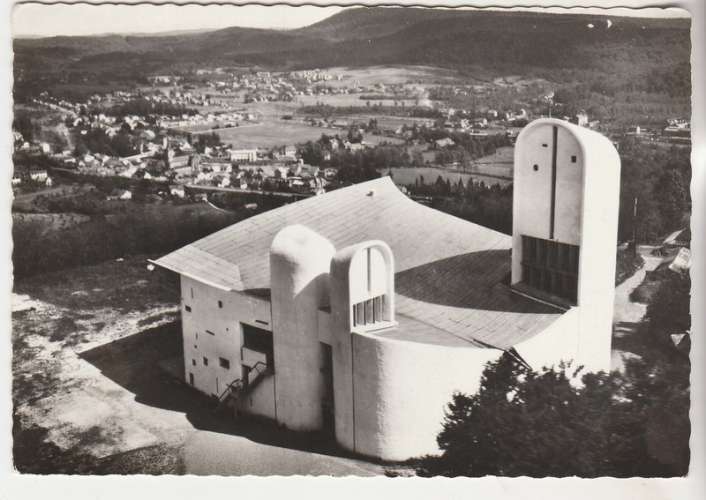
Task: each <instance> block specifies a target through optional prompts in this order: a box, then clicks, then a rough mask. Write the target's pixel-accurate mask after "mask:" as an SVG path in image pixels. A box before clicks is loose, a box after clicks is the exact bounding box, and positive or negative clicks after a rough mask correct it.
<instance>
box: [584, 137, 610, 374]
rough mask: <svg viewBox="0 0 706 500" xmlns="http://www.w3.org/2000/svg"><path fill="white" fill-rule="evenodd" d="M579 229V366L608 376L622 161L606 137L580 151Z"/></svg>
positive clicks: (594, 140)
mask: <svg viewBox="0 0 706 500" xmlns="http://www.w3.org/2000/svg"><path fill="white" fill-rule="evenodd" d="M584 149H585V150H586V157H587V160H586V162H587V164H586V168H585V176H584V178H585V180H584V198H585V199H586V202H585V203H584V208H583V225H582V235H581V254H580V260H579V290H578V304H579V314H580V321H579V329H580V331H579V352H578V361H579V363H580V364H582V365H584V366H586V368H587V369H588V370H591V371H599V370H610V359H611V355H610V354H611V340H612V331H613V302H614V300H615V266H616V263H615V259H616V251H617V240H618V213H619V207H620V156H619V155H618V152H617V151H616V150H615V147H614V146H613V143H612V142H611V141H609V140H608V139H607V138H606V137H604V136H602V135H600V134H597V133H595V132H591V133H590V135H589V140H586V144H585V145H584Z"/></svg>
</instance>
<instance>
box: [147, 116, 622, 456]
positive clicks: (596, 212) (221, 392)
mask: <svg viewBox="0 0 706 500" xmlns="http://www.w3.org/2000/svg"><path fill="white" fill-rule="evenodd" d="M514 162H515V166H514V198H513V232H512V236H507V235H504V234H501V233H498V232H496V231H493V230H491V229H488V228H485V227H483V226H480V225H477V224H473V223H470V222H466V221H464V220H461V219H458V218H456V217H452V216H450V215H447V214H445V213H442V212H439V211H437V210H434V209H432V208H429V207H426V206H424V205H421V204H418V203H416V202H414V201H412V200H411V199H409V198H408V197H407V196H405V195H404V194H403V193H401V192H400V191H399V190H398V189H397V187H395V185H394V183H393V182H392V181H391V180H390V178H389V177H383V178H380V179H377V180H373V181H369V182H365V183H361V184H357V185H353V186H351V187H347V188H343V189H338V190H335V191H332V192H330V193H327V194H324V195H321V196H315V197H312V198H309V199H306V200H303V201H300V202H297V203H292V204H288V205H284V206H282V207H280V208H278V209H275V210H271V211H268V212H264V213H261V214H259V215H256V216H253V217H251V218H249V219H246V220H244V221H242V222H239V223H237V224H234V225H232V226H230V227H228V228H226V229H223V230H221V231H218V232H216V233H214V234H212V235H210V236H207V237H206V238H203V239H201V240H198V241H196V242H194V243H192V244H190V245H187V246H185V247H183V248H181V249H179V250H176V251H175V252H172V253H170V254H168V255H165V256H164V257H161V258H160V259H157V260H156V261H154V264H156V265H158V266H161V267H162V268H165V269H168V270H171V271H173V272H176V273H178V274H179V275H180V278H181V314H182V328H183V359H184V372H183V374H184V379H185V381H186V382H187V383H188V384H189V385H191V386H192V387H193V388H194V389H196V390H198V391H200V392H202V393H204V394H206V395H210V396H213V398H214V401H217V402H218V404H219V405H220V406H222V407H224V408H231V409H232V411H234V412H236V413H247V414H250V415H257V416H260V417H264V418H267V419H271V420H272V421H274V422H276V423H277V424H279V425H281V426H285V427H287V428H289V429H291V430H296V431H320V432H327V433H330V434H331V435H332V436H335V439H336V441H337V442H338V443H339V445H340V446H341V447H343V448H345V449H347V450H350V451H351V452H354V453H357V454H360V455H363V456H369V457H376V458H380V459H385V460H406V459H408V458H410V457H415V456H420V455H424V454H427V453H435V452H438V444H437V442H436V436H437V434H438V432H439V431H440V430H441V424H442V420H443V416H444V409H445V407H446V405H447V404H448V403H449V401H451V397H452V394H453V393H454V392H456V391H461V392H464V393H467V394H473V393H475V392H476V391H477V390H478V388H479V384H480V380H481V374H482V372H483V369H484V367H485V365H486V363H487V362H489V361H493V360H496V359H498V357H500V356H502V355H506V356H510V357H511V358H512V359H514V360H516V362H518V363H523V364H528V365H529V366H532V367H536V368H539V367H542V366H545V365H555V364H557V363H559V362H560V361H562V360H566V361H568V360H573V361H574V362H575V363H576V366H579V365H584V366H585V367H586V368H587V369H588V370H606V369H609V368H610V360H611V335H612V328H611V326H612V316H613V298H614V286H615V285H614V277H615V239H616V235H617V224H618V202H619V189H620V159H619V157H618V155H617V152H616V151H615V149H614V148H613V145H612V144H611V142H610V141H609V140H608V139H606V138H605V137H603V136H601V135H600V134H598V133H596V132H593V131H591V130H588V129H585V128H582V127H577V126H576V125H573V124H570V123H567V122H565V121H561V120H557V119H540V120H537V121H534V122H533V123H531V124H530V125H528V126H527V127H526V128H525V129H524V130H523V131H522V133H521V134H520V135H519V137H518V139H517V147H516V149H515V160H514Z"/></svg>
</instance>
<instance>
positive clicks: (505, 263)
mask: <svg viewBox="0 0 706 500" xmlns="http://www.w3.org/2000/svg"><path fill="white" fill-rule="evenodd" d="M510 269H511V260H510V251H509V250H483V251H479V252H470V253H466V254H461V255H455V256H453V257H448V258H446V259H440V260H437V261H434V262H430V263H427V264H422V265H421V266H417V267H413V268H410V269H405V270H404V271H400V272H398V273H396V274H395V290H396V292H397V293H398V294H399V295H402V296H405V297H409V298H410V299H414V300H417V301H420V302H426V303H429V304H437V305H441V306H449V307H458V308H464V309H479V310H486V311H502V312H515V313H555V312H556V311H555V310H553V309H552V308H550V307H548V306H544V305H541V304H540V303H538V302H536V301H533V300H530V299H527V298H525V297H522V296H520V295H518V294H515V293H513V292H512V291H511V290H510V280H509V275H510Z"/></svg>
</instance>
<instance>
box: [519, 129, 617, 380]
mask: <svg viewBox="0 0 706 500" xmlns="http://www.w3.org/2000/svg"><path fill="white" fill-rule="evenodd" d="M513 190H514V192H513V200H514V201H513V232H512V235H513V247H512V286H513V288H514V289H515V290H516V291H518V292H519V293H522V294H524V295H527V296H531V297H533V298H534V299H536V300H541V301H543V302H547V303H550V304H553V305H555V306H557V307H560V308H563V309H567V310H568V309H572V308H578V311H577V318H578V330H579V332H578V341H577V348H576V358H575V361H577V362H578V363H579V364H582V365H584V366H585V367H586V368H588V369H590V370H608V369H610V355H611V336H612V319H613V300H614V296H615V257H616V250H617V232H618V211H619V195H620V157H619V156H618V153H617V151H616V150H615V147H614V146H613V144H612V142H611V141H610V140H608V139H607V138H606V137H604V136H603V135H601V134H599V133H597V132H594V131H592V130H589V129H586V128H584V127H579V126H576V125H573V124H571V123H568V122H565V121H563V120H557V119H551V118H543V119H539V120H535V121H534V122H532V123H530V124H529V125H528V126H527V127H525V128H524V129H523V130H522V132H521V133H520V135H519V136H518V138H517V143H516V148H515V171H514V186H513Z"/></svg>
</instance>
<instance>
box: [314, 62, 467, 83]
mask: <svg viewBox="0 0 706 500" xmlns="http://www.w3.org/2000/svg"><path fill="white" fill-rule="evenodd" d="M328 71H329V72H330V73H332V74H334V75H336V74H343V78H342V79H341V80H339V81H336V80H332V81H330V82H326V83H327V84H330V85H331V86H332V87H336V86H340V87H345V86H349V85H350V84H351V83H352V82H356V83H357V84H358V85H361V86H369V85H375V84H376V83H380V82H385V83H386V84H388V85H395V84H406V83H414V84H416V83H419V84H426V85H431V84H454V83H459V81H460V80H461V75H459V74H458V73H457V72H456V71H453V70H449V69H442V68H437V67H433V66H413V65H399V66H397V65H394V66H391V65H385V66H367V67H361V68H352V67H346V66H338V67H334V68H329V69H328Z"/></svg>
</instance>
